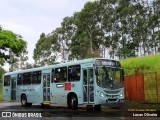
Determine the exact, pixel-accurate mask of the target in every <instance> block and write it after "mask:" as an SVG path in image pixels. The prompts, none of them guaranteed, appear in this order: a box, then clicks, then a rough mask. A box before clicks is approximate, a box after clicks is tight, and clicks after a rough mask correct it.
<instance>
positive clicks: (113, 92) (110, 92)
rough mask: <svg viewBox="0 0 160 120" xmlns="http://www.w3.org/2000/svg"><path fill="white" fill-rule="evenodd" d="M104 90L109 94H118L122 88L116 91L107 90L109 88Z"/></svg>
mask: <svg viewBox="0 0 160 120" xmlns="http://www.w3.org/2000/svg"><path fill="white" fill-rule="evenodd" d="M104 92H106V93H107V94H118V93H119V92H120V90H116V91H107V90H105V91H104Z"/></svg>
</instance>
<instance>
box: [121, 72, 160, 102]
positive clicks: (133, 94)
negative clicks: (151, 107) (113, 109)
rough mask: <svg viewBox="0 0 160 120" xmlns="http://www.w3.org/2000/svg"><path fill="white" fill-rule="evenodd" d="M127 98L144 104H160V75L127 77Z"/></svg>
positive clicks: (150, 74)
mask: <svg viewBox="0 0 160 120" xmlns="http://www.w3.org/2000/svg"><path fill="white" fill-rule="evenodd" d="M124 89H125V98H126V99H127V100H133V101H138V102H143V103H160V73H157V72H154V73H145V74H135V75H130V76H125V79H124Z"/></svg>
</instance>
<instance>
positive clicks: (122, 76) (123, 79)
mask: <svg viewBox="0 0 160 120" xmlns="http://www.w3.org/2000/svg"><path fill="white" fill-rule="evenodd" d="M122 81H124V70H123V69H122Z"/></svg>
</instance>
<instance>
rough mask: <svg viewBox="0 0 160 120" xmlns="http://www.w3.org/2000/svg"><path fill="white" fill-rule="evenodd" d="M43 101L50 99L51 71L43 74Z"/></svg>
mask: <svg viewBox="0 0 160 120" xmlns="http://www.w3.org/2000/svg"><path fill="white" fill-rule="evenodd" d="M43 101H44V102H49V101H50V74H49V73H44V74H43Z"/></svg>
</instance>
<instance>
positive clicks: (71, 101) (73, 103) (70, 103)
mask: <svg viewBox="0 0 160 120" xmlns="http://www.w3.org/2000/svg"><path fill="white" fill-rule="evenodd" d="M67 104H68V108H71V109H74V110H77V108H78V99H77V97H76V96H75V95H72V96H71V97H70V98H69V100H68V103H67Z"/></svg>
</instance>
